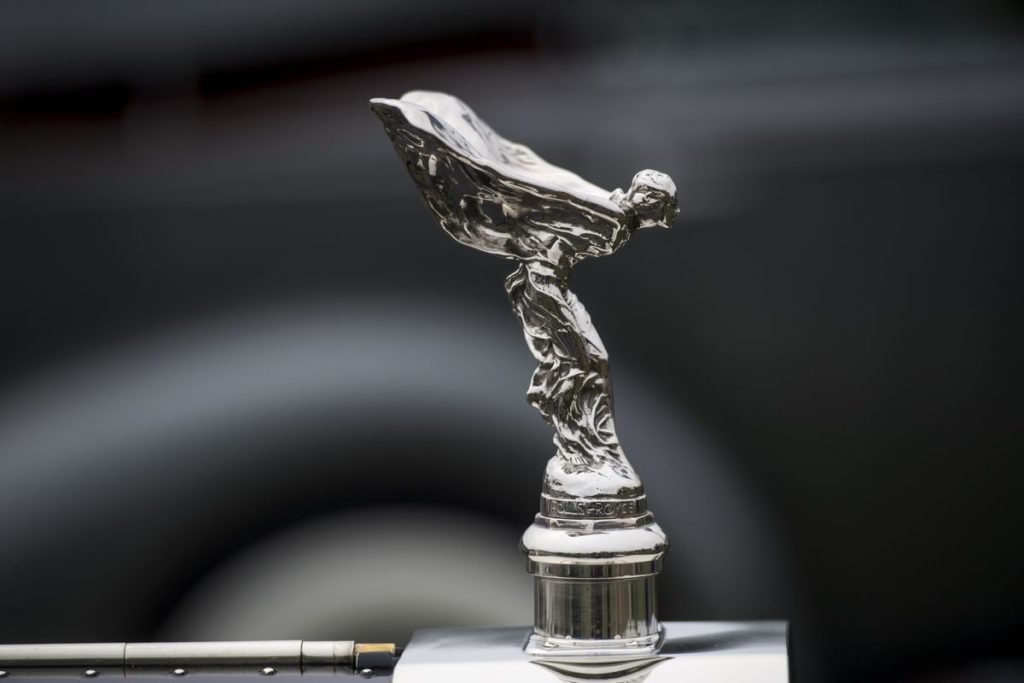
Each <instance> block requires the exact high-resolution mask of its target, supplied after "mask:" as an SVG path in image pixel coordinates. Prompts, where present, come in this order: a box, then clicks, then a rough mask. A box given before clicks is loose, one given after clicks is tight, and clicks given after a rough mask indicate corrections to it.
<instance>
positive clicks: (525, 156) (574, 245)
mask: <svg viewBox="0 0 1024 683" xmlns="http://www.w3.org/2000/svg"><path fill="white" fill-rule="evenodd" d="M371 107H372V108H373V110H374V112H375V113H376V114H377V116H378V117H380V119H381V121H382V122H383V123H384V128H385V130H386V131H387V133H388V136H389V137H390V138H391V140H392V142H393V143H394V146H395V149H396V150H397V152H398V155H399V156H400V157H401V158H402V160H403V161H404V162H405V165H406V168H407V169H408V171H409V173H410V175H411V176H412V178H413V181H414V182H415V183H416V185H417V187H418V188H419V190H420V193H421V195H422V196H423V199H424V201H425V202H426V204H427V206H428V207H429V208H430V210H431V212H433V214H434V215H435V216H436V217H437V219H438V220H439V221H440V223H441V227H442V228H443V229H444V230H445V231H446V232H447V233H448V234H449V235H451V236H452V237H453V238H455V239H456V240H458V241H459V242H462V243H463V244H466V245H468V246H471V247H474V248H475V249H479V250H481V251H486V252H488V253H491V254H497V255H500V256H504V257H506V258H518V259H539V260H545V261H549V262H551V263H553V264H557V265H571V264H572V263H574V262H575V261H577V260H579V259H580V258H583V257H585V256H590V255H598V254H604V253H609V252H610V251H614V249H615V248H616V247H617V246H618V245H619V244H621V242H622V241H623V240H624V239H625V237H628V231H627V230H626V223H627V216H626V214H625V212H624V211H623V209H622V208H620V207H619V205H618V204H616V203H615V202H613V201H611V199H610V198H609V195H610V193H609V192H607V191H606V190H603V189H601V188H600V187H597V186H596V185H593V184H591V183H589V182H587V181H586V180H583V179H582V178H580V177H579V176H577V175H576V174H574V173H571V172H569V171H566V170H565V169H562V168H558V167H557V166H553V165H551V164H549V163H548V162H546V161H544V160H543V159H541V158H540V157H539V156H537V155H536V154H534V152H533V151H531V150H530V149H529V148H527V147H525V146H523V145H520V144H517V143H514V142H510V141H508V140H505V139H504V138H502V137H501V136H499V135H498V134H497V133H495V132H494V131H493V130H492V129H491V128H490V127H489V126H488V125H487V124H486V123H484V122H483V121H482V120H480V119H479V118H478V117H477V116H476V115H475V114H474V113H473V112H472V110H470V109H469V107H467V106H466V105H465V103H463V102H462V101H461V100H459V99H457V98H455V97H452V96H450V95H445V94H442V93H431V92H423V91H415V92H411V93H408V94H406V95H405V96H403V97H402V99H400V100H388V99H374V100H372V101H371Z"/></svg>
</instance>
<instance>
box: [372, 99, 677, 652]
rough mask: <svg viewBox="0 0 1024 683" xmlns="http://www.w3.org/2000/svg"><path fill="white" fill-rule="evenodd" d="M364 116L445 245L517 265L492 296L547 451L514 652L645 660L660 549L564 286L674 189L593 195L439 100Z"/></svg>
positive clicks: (656, 634)
mask: <svg viewBox="0 0 1024 683" xmlns="http://www.w3.org/2000/svg"><path fill="white" fill-rule="evenodd" d="M370 106H371V107H372V109H373V111H374V112H375V113H376V114H377V116H378V117H380V119H381V121H382V122H383V123H384V128H385V130H386V131H387V134H388V136H389V137H390V138H391V140H392V142H393V143H394V146H395V149H396V150H397V151H398V155H399V157H401V159H402V161H404V162H405V166H406V168H407V169H408V171H409V173H410V175H412V178H413V181H414V182H415V183H416V186H417V187H418V188H419V191H420V194H421V195H422V196H423V199H424V200H425V202H426V204H427V207H428V208H429V209H430V211H431V212H432V213H433V214H434V216H435V217H436V218H437V219H438V221H439V222H440V223H441V227H442V228H443V229H444V231H445V232H447V233H448V234H449V235H450V236H451V237H453V238H454V239H456V240H458V241H459V242H461V243H462V244H465V245H467V246H470V247H473V248H474V249H478V250H480V251H484V252H487V253H489V254H495V255H497V256H502V257H504V258H507V259H512V260H514V261H517V263H518V265H517V267H516V269H515V271H513V272H512V274H511V275H509V276H508V278H506V280H505V290H506V291H507V292H508V295H509V297H510V298H511V299H512V307H513V308H514V309H515V312H516V315H518V317H519V319H520V321H521V322H522V325H523V331H524V333H525V335H526V341H527V344H528V345H529V347H530V351H531V352H532V353H533V355H534V357H535V358H536V359H537V362H538V367H537V370H536V371H535V372H534V373H533V379H532V381H531V383H530V388H529V391H528V392H527V398H528V400H529V402H530V403H531V404H532V405H534V406H535V407H536V408H537V409H538V410H539V411H540V412H541V414H542V415H543V416H544V418H545V419H546V420H547V421H548V422H549V423H550V424H551V425H552V426H553V427H554V428H555V437H554V441H555V446H556V448H557V452H556V455H555V456H554V457H553V458H551V460H550V461H549V462H548V466H547V470H546V474H545V478H544V486H543V490H542V493H541V510H540V513H539V514H538V515H537V516H536V518H535V520H534V523H533V525H532V526H530V528H529V529H527V531H526V533H525V534H524V535H523V540H522V549H523V552H524V553H525V555H526V558H527V569H528V571H530V573H531V574H533V575H534V576H535V577H536V581H535V592H534V604H535V614H534V635H533V637H532V638H531V640H530V643H529V645H528V646H527V651H528V652H532V653H534V654H538V655H542V654H550V653H556V654H568V655H583V656H592V655H595V654H602V653H615V654H618V655H620V656H621V654H622V653H623V652H624V651H625V652H626V653H627V654H630V655H635V656H640V655H642V654H648V655H649V654H650V653H652V652H654V651H656V650H657V648H658V643H659V639H660V637H661V634H662V629H661V626H660V624H659V622H658V620H657V618H656V616H655V585H654V578H655V575H656V574H657V573H658V571H660V569H661V560H662V556H663V555H664V553H665V550H666V548H667V546H668V543H667V539H666V537H665V534H664V533H663V532H662V530H661V528H660V527H658V525H657V524H656V523H655V522H654V517H653V515H651V513H649V512H648V511H647V504H646V496H645V495H644V489H643V484H642V483H641V481H640V478H639V477H638V476H637V474H636V472H635V471H634V470H633V467H632V466H631V465H630V464H629V461H628V460H627V459H626V456H625V454H624V453H623V451H622V447H621V446H620V445H619V439H618V436H617V435H616V433H615V421H614V418H613V415H612V388H611V380H610V379H609V376H608V354H607V352H606V351H605V349H604V345H603V344H602V343H601V338H600V337H599V336H598V334H597V331H596V330H595V329H594V326H593V324H592V323H591V322H590V316H589V315H588V314H587V311H586V309H585V308H583V304H581V303H580V302H579V300H578V299H577V298H576V296H575V295H574V294H573V293H572V292H571V291H569V284H568V283H569V275H570V273H571V272H572V268H573V266H575V265H576V264H577V263H579V262H580V261H582V260H583V259H586V258H592V257H597V256H607V255H608V254H612V253H614V252H615V251H617V250H618V249H619V248H620V247H621V246H622V245H623V244H625V243H626V241H627V240H628V239H629V238H630V237H631V236H632V235H633V233H634V232H636V231H637V230H640V229H643V228H654V227H661V228H667V227H669V225H670V224H671V222H672V220H673V219H674V218H675V216H676V214H677V213H678V209H677V207H676V197H675V184H674V183H673V182H672V179H671V178H669V177H668V176H667V175H665V174H664V173H659V172H657V171H650V170H647V171H640V172H639V173H637V174H636V176H635V177H634V178H633V182H632V184H631V185H630V187H629V189H628V190H626V191H625V192H623V191H622V190H615V191H614V192H608V191H607V190H603V189H601V188H599V187H597V186H596V185H593V184H591V183H589V182H587V181H585V180H583V179H582V178H580V177H579V176H577V175H575V174H574V173H570V172H569V171H566V170H564V169H561V168H558V167H557V166H553V165H551V164H549V163H548V162H546V161H544V160H543V159H541V158H540V157H539V156H537V155H536V154H535V153H534V152H532V151H531V150H530V149H528V148H526V147H524V146H523V145H520V144H517V143H514V142H510V141H508V140H506V139H504V138H502V137H501V136H499V135H498V134H496V133H495V132H494V131H493V130H491V128H490V127H489V126H488V125H487V124H485V123H484V122H483V121H481V120H480V119H479V118H478V117H477V116H476V114H474V113H473V111H472V110H471V109H470V108H469V107H467V106H466V105H465V104H464V103H463V102H462V101H461V100H459V99H457V98H455V97H452V96H451V95H445V94H443V93H437V92H423V91H416V92H410V93H407V94H406V95H404V96H403V97H402V98H401V99H398V100H390V99H374V100H371V104H370Z"/></svg>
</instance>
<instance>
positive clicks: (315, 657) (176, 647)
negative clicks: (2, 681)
mask: <svg viewBox="0 0 1024 683" xmlns="http://www.w3.org/2000/svg"><path fill="white" fill-rule="evenodd" d="M398 656H399V650H398V648H397V647H396V646H395V645H394V644H392V643H355V642H353V641H351V640H334V641H312V640H261V641H227V642H194V643H60V644H46V645H0V671H3V672H5V675H10V676H67V675H70V676H85V677H87V678H97V677H110V676H114V677H118V678H123V677H125V676H150V675H155V676H171V677H175V678H180V677H183V676H189V675H193V674H236V675H237V674H251V675H261V676H276V675H277V674H292V675H317V674H320V675H343V674H348V675H362V676H363V677H373V676H377V675H386V674H388V673H390V671H391V669H393V668H394V665H395V662H396V661H397V660H398Z"/></svg>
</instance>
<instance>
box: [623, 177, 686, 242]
mask: <svg viewBox="0 0 1024 683" xmlns="http://www.w3.org/2000/svg"><path fill="white" fill-rule="evenodd" d="M625 200H626V201H627V202H628V203H629V204H630V205H631V206H632V207H633V209H634V210H635V211H636V216H637V218H638V219H639V224H638V225H637V227H639V228H668V227H671V226H672V221H673V220H674V219H675V217H676V214H678V213H679V207H678V205H677V204H676V184H675V183H674V182H672V179H671V178H669V177H668V176H667V175H666V174H664V173H660V172H658V171H652V170H650V169H647V170H645V171H640V172H639V173H637V174H636V175H635V176H633V183H632V184H631V185H630V186H629V190H628V191H627V192H626V196H625Z"/></svg>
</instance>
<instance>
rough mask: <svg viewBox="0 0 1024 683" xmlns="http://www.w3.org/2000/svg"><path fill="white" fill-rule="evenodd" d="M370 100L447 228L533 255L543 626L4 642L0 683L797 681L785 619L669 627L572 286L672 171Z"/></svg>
mask: <svg viewBox="0 0 1024 683" xmlns="http://www.w3.org/2000/svg"><path fill="white" fill-rule="evenodd" d="M371 106H372V108H373V110H374V112H376V114H377V115H378V116H379V117H380V119H381V120H382V121H383V122H384V128H385V130H386V131H387V133H388V135H389V136H390V137H391V139H392V141H393V142H394V144H395V148H396V149H397V150H398V154H399V156H400V157H401V159H402V160H403V161H404V162H405V165H406V167H407V168H408V170H409V173H410V174H411V175H412V177H413V180H414V181H415V182H416V185H417V186H418V187H419V190H420V192H421V194H422V195H423V198H424V199H425V200H426V203H427V206H428V207H429V208H430V210H431V212H433V214H434V215H435V216H436V217H437V219H438V220H439V221H440V223H441V227H442V228H443V229H444V230H445V232H447V233H448V234H449V235H451V236H452V237H453V238H455V239H456V240H458V241H459V242H462V243H463V244H466V245H468V246H470V247H473V248H475V249H479V250H481V251H485V252H488V253H491V254H496V255H498V256H502V257H504V258H508V259H512V260H514V261H516V262H517V263H516V269H515V271H513V273H512V274H511V275H509V277H508V278H507V279H506V281H505V289H506V291H507V292H508V294H509V296H510V297H511V299H512V306H513V308H514V309H515V312H516V315H517V316H519V319H520V321H521V322H522V324H523V331H524V332H525V333H526V341H527V343H528V344H529V347H530V351H531V352H532V353H533V355H534V356H535V357H536V359H537V362H538V367H537V370H536V372H535V373H534V375H533V380H532V381H531V383H530V389H529V392H528V394H527V396H528V398H529V401H530V403H531V404H532V405H534V406H535V407H536V408H537V409H538V410H539V411H540V412H541V414H542V415H543V416H544V418H545V419H546V420H547V421H548V422H549V423H550V424H551V425H552V426H553V427H554V429H555V446H556V455H555V457H553V458H552V459H551V460H550V462H549V463H548V466H547V470H546V473H545V477H544V486H543V490H542V493H541V509H540V513H539V514H538V515H537V516H536V518H535V520H534V523H533V525H532V526H530V528H528V529H527V530H526V533H525V534H523V541H522V550H523V552H524V553H525V554H526V559H527V569H528V570H529V571H530V573H531V574H533V575H534V577H535V579H534V586H535V590H534V625H533V629H532V631H531V629H529V628H528V627H513V628H497V629H422V630H419V631H417V632H416V633H415V634H414V635H413V638H412V641H411V642H410V643H409V645H408V647H406V648H404V650H403V648H400V647H398V646H396V645H394V644H392V643H358V642H354V641H351V640H336V641H301V640H291V641H251V642H245V641H241V642H237V641H236V642H211V643H84V644H81V643H78V644H75V643H72V644H64V643H56V644H54V643H49V644H40V645H0V679H3V678H7V677H10V678H12V679H14V678H19V677H23V676H39V675H44V676H45V675H61V676H75V677H85V678H89V679H92V678H125V677H134V676H153V675H158V676H165V677H172V678H179V677H182V676H186V675H189V676H190V675H193V674H209V673H221V674H224V673H231V674H236V675H242V676H246V675H248V676H261V677H263V676H272V675H276V674H279V673H281V674H292V675H303V676H306V675H322V674H327V675H335V676H350V675H354V676H360V677H364V678H372V677H375V676H381V677H382V678H390V677H391V675H392V674H393V675H394V681H395V683H442V682H443V683H463V682H469V681H473V683H476V682H477V681H489V682H491V683H552V682H554V681H559V682H561V683H582V682H584V681H605V683H641V682H644V683H663V682H664V683H667V682H669V681H671V682H673V683H677V682H680V681H709V680H715V681H730V682H731V681H736V682H740V681H742V682H743V683H756V682H760V683H781V682H782V681H786V680H788V662H787V648H786V633H787V627H786V624H785V623H784V622H665V623H659V621H658V619H657V617H656V615H655V591H654V589H655V586H654V578H655V575H656V574H657V573H658V571H659V570H660V569H661V558H662V556H663V555H664V553H665V550H666V549H667V547H668V543H667V541H666V538H665V534H664V533H662V531H661V529H660V528H659V527H658V525H657V524H655V522H654V517H653V516H652V515H651V513H649V512H648V511H647V502H646V497H645V496H644V489H643V484H642V483H641V482H640V479H639V478H638V477H637V475H636V472H634V470H633V468H632V466H631V465H630V464H629V461H628V460H626V456H625V454H624V453H623V452H622V448H621V447H620V446H619V441H618V438H617V437H616V435H615V424H614V421H613V418H612V391H611V384H610V381H609V378H608V355H607V353H606V352H605V350H604V346H603V345H602V344H601V339H600V338H599V337H598V335H597V332H596V331H595V330H594V327H593V325H591V323H590V317H589V316H588V315H587V312H586V310H584V308H583V306H582V304H580V302H579V301H578V300H577V299H576V297H575V296H574V295H573V293H572V292H570V291H569V288H568V281H569V274H570V271H571V270H572V267H573V266H574V265H575V264H576V263H578V262H579V261H581V260H583V259H585V258H588V257H593V256H605V255H608V254H611V253H613V252H614V251H616V250H617V249H618V248H619V247H621V246H622V245H623V244H625V242H626V241H627V240H628V239H629V238H630V237H631V236H632V235H633V233H634V232H636V231H637V230H640V229H642V228H651V227H664V228H667V227H668V226H669V224H670V223H671V221H672V219H673V218H674V217H675V215H676V199H675V186H674V184H673V183H672V180H671V179H670V178H669V177H668V176H666V175H664V174H662V173H658V172H656V171H641V172H640V173H637V174H636V177H634V178H633V182H632V184H631V185H630V187H629V189H628V190H627V191H625V192H623V191H621V190H615V191H614V192H606V191H605V190H602V189H600V188H599V187H596V186H594V185H591V184H590V183H588V182H586V181H585V180H583V179H582V178H580V177H579V176H576V175H574V174H572V173H569V172H568V171H565V170H563V169H560V168H557V167H555V166H552V165H551V164H549V163H547V162H545V161H544V160H542V159H541V158H540V157H538V156H537V155H536V154H534V153H533V152H531V151H530V150H529V149H527V148H526V147H523V146H522V145H517V144H515V143H512V142H509V141H508V140H505V139H504V138H501V137H499V136H498V135H496V134H495V133H494V131H492V130H491V129H490V128H489V127H488V126H487V125H486V124H485V123H484V122H483V121H481V120H480V119H479V118H477V117H476V115H475V114H473V112H472V111H470V109H469V107H467V106H466V105H465V104H463V103H462V102H461V101H459V100H457V99H456V98H454V97H451V96H450V95H443V94H441V93H428V92H412V93H409V94H407V95H405V96H404V97H402V98H401V99H400V100H385V99H376V100H373V101H372V102H371ZM344 578H345V577H339V580H340V581H343V580H344ZM254 599H255V596H254Z"/></svg>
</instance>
